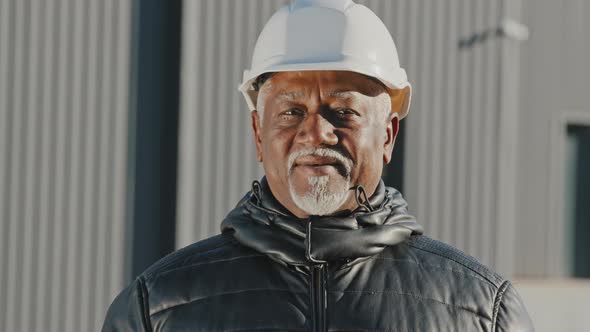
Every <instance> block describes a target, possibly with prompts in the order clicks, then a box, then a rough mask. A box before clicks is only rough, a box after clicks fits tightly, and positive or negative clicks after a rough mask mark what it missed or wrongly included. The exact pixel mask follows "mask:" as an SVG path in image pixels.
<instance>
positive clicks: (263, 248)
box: [221, 178, 423, 265]
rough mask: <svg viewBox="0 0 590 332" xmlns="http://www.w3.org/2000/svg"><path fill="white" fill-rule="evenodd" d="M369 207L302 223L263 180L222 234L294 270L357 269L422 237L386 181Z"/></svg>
mask: <svg viewBox="0 0 590 332" xmlns="http://www.w3.org/2000/svg"><path fill="white" fill-rule="evenodd" d="M368 202H369V204H368V207H367V206H365V205H362V206H359V207H358V208H357V209H356V210H354V211H352V213H347V214H339V215H333V216H311V217H309V218H305V219H301V218H297V217H296V216H294V215H293V214H291V213H290V212H289V211H288V210H287V209H285V208H284V207H283V206H282V205H281V204H280V203H279V202H278V201H277V200H276V199H275V198H274V196H273V195H272V193H271V191H270V187H269V186H268V182H267V181H266V178H262V180H261V182H260V183H258V182H257V181H255V183H254V184H253V188H252V191H250V192H248V193H247V194H246V195H245V196H244V198H243V199H242V200H241V201H240V202H239V203H238V205H237V206H236V207H235V208H234V209H233V210H232V211H231V212H230V213H229V214H228V215H227V217H226V218H225V219H224V221H223V222H222V224H221V231H222V232H223V233H233V236H234V237H235V238H236V240H237V241H238V242H240V243H241V244H243V245H245V246H247V247H250V248H252V249H254V250H256V251H258V252H261V253H264V254H267V255H269V256H270V257H271V258H273V259H274V260H276V261H279V262H282V263H286V264H290V265H310V264H313V263H325V262H331V261H344V262H345V263H347V265H348V264H353V263H354V262H355V261H357V260H362V259H363V258H368V257H371V256H373V255H376V254H379V253H380V252H381V251H383V249H385V247H387V246H394V245H397V244H400V243H403V242H405V241H406V240H407V239H409V237H410V236H412V235H417V234H422V232H423V229H422V226H420V225H419V224H418V223H416V219H415V218H414V217H413V216H411V215H409V214H408V212H407V203H406V201H405V200H404V199H403V197H402V195H401V193H400V192H399V191H398V190H396V189H394V188H391V187H386V186H385V184H384V183H383V181H382V180H381V181H380V182H379V185H378V186H377V189H376V190H375V193H374V194H373V195H372V196H371V197H369V199H368ZM369 207H371V208H369Z"/></svg>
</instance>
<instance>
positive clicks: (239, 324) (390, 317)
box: [103, 179, 533, 332]
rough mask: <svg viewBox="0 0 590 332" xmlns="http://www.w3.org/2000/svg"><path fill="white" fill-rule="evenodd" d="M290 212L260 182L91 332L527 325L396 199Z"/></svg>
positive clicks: (392, 194)
mask: <svg viewBox="0 0 590 332" xmlns="http://www.w3.org/2000/svg"><path fill="white" fill-rule="evenodd" d="M369 203H370V204H365V206H363V207H360V208H359V209H357V210H355V211H354V212H353V213H352V214H348V215H342V216H335V217H312V218H310V219H308V220H301V219H297V218H295V217H293V216H292V215H291V214H290V213H288V212H287V211H286V210H284V208H283V207H282V206H281V205H280V204H278V202H277V201H276V200H275V199H274V198H273V197H272V194H271V193H270V190H269V189H268V185H267V183H266V182H265V181H264V179H263V182H262V184H261V186H257V187H255V189H254V190H253V191H252V192H250V193H248V194H247V195H246V196H245V197H244V199H242V201H241V202H240V203H239V204H238V206H237V207H236V208H235V209H234V210H233V211H231V212H230V214H229V215H228V216H227V217H226V219H225V220H224V221H223V223H222V234H221V235H218V236H215V237H212V238H209V239H207V240H204V241H201V242H198V243H195V244H193V245H190V246H188V247H186V248H184V249H181V250H178V251H176V252H174V253H172V254H171V255H169V256H167V257H165V258H163V259H162V260H160V261H159V262H157V263H156V264H154V265H153V266H152V267H150V268H149V269H148V270H146V271H145V272H144V273H143V274H142V275H141V276H139V277H138V278H137V279H136V280H135V281H134V282H133V283H132V284H131V285H130V286H129V287H128V288H126V289H125V290H124V291H123V292H122V293H121V294H120V295H119V296H118V297H117V298H116V299H115V301H114V302H113V304H112V305H111V307H110V308H109V311H108V314H107V317H106V320H105V323H104V327H103V331H104V332H108V331H226V332H228V331H374V332H377V331H380V332H385V331H532V330H533V328H532V324H531V322H530V319H529V317H528V314H527V312H526V310H525V308H524V306H523V304H522V301H521V299H520V298H519V296H518V295H517V293H516V291H515V290H514V288H513V287H512V285H511V284H510V282H509V281H507V280H506V279H504V278H502V277H501V276H499V275H497V274H496V273H494V272H493V271H491V270H490V269H488V268H486V267H485V266H483V265H481V264H480V263H478V262H477V261H476V260H475V259H473V258H471V257H469V256H466V255H465V254H463V253H461V252H460V251H459V250H457V249H455V248H453V247H450V246H448V245H445V244H443V243H441V242H438V241H435V240H432V239H430V238H428V237H426V236H423V235H421V233H422V228H421V226H419V225H418V224H417V223H416V222H415V220H414V218H413V217H411V216H410V215H408V214H407V211H406V202H405V201H404V200H403V198H402V197H401V194H400V193H399V192H398V191H396V190H395V189H392V188H386V187H385V186H384V185H383V183H380V185H379V186H378V188H377V190H376V192H375V194H374V195H373V196H372V197H371V198H370V199H369Z"/></svg>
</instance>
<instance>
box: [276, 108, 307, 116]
mask: <svg viewBox="0 0 590 332" xmlns="http://www.w3.org/2000/svg"><path fill="white" fill-rule="evenodd" d="M301 114H303V111H302V110H300V109H298V108H291V109H288V110H286V111H284V112H282V113H281V115H287V116H297V115H301Z"/></svg>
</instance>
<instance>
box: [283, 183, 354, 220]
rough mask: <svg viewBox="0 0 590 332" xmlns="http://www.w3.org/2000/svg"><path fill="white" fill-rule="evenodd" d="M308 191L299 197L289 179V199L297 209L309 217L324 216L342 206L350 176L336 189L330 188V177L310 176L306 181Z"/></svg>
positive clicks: (348, 186)
mask: <svg viewBox="0 0 590 332" xmlns="http://www.w3.org/2000/svg"><path fill="white" fill-rule="evenodd" d="M307 180H308V183H309V187H310V190H309V191H308V192H306V193H305V194H303V195H299V194H298V193H297V191H296V190H295V186H294V185H293V184H292V183H291V178H290V177H289V191H290V192H291V198H292V199H293V202H294V203H295V205H297V207H298V208H300V209H301V210H303V211H305V212H306V213H308V214H310V215H315V216H324V215H329V214H332V213H334V212H336V211H337V210H338V208H340V207H341V206H342V204H344V201H345V200H346V197H347V195H348V189H349V188H350V176H348V177H347V178H346V181H343V182H342V185H339V186H338V188H330V176H328V175H323V176H310V177H309V178H308V179H307Z"/></svg>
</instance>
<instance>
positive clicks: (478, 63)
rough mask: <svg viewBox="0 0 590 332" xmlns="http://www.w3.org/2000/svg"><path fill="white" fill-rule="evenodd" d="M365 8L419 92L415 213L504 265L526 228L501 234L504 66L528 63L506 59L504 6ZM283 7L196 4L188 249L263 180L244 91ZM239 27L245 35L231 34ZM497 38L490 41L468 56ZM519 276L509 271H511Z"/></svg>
mask: <svg viewBox="0 0 590 332" xmlns="http://www.w3.org/2000/svg"><path fill="white" fill-rule="evenodd" d="M357 2H358V3H361V4H364V5H366V6H368V7H369V8H371V9H372V10H373V11H374V12H375V13H377V15H379V16H380V17H381V19H382V20H383V21H384V23H385V25H386V26H387V27H388V28H389V30H390V31H391V32H392V34H393V36H394V39H395V40H396V44H397V46H398V50H399V53H400V59H401V62H402V65H403V66H404V67H405V68H406V69H407V71H408V74H409V77H410V81H411V82H412V84H413V86H414V88H415V89H414V91H415V94H414V99H413V104H412V111H411V112H410V115H409V117H408V118H407V120H405V121H407V127H406V144H407V148H406V151H407V152H406V157H405V163H406V165H407V167H405V169H406V174H405V175H404V178H405V184H404V185H405V188H406V189H405V191H406V192H405V194H406V197H407V198H408V201H409V204H410V209H411V212H412V213H414V214H416V216H417V217H418V219H419V221H420V222H421V223H422V224H423V225H424V226H425V228H426V232H427V234H429V235H430V236H432V237H435V238H438V239H441V240H443V241H445V242H449V243H451V244H454V245H456V246H458V247H459V248H461V249H464V250H465V251H467V252H468V253H470V254H472V255H474V256H476V257H478V258H480V259H482V260H483V261H484V262H486V263H488V264H491V265H498V266H500V265H502V264H501V262H502V258H501V257H497V255H496V252H497V249H498V247H499V246H501V245H502V243H501V239H500V234H499V232H504V231H506V229H511V228H510V227H512V228H513V222H514V219H510V218H509V219H508V220H507V221H503V224H502V226H503V227H504V228H503V229H499V228H498V227H497V222H498V221H497V218H498V216H499V215H498V211H497V208H498V206H499V205H498V202H497V199H498V196H499V195H500V193H499V192H498V181H499V177H500V176H503V175H504V174H505V172H503V173H501V172H499V170H498V163H499V153H500V152H502V151H503V150H499V145H498V144H499V141H498V134H499V133H501V132H505V131H503V130H502V129H501V128H500V127H499V126H500V122H499V117H500V106H501V105H502V103H501V100H502V95H501V92H500V90H499V87H500V86H501V84H500V80H501V79H502V77H500V76H499V72H500V70H501V68H502V67H501V66H502V63H501V60H502V61H518V59H517V58H514V59H510V58H502V59H501V58H500V54H501V53H500V51H501V50H500V46H501V42H502V41H501V39H499V38H497V37H496V36H495V35H494V31H495V30H494V29H496V28H497V27H498V25H499V24H500V21H501V17H502V14H503V12H502V10H503V7H502V3H503V2H502V1H487V0H447V1H429V0H420V1H417V0H398V1H378V0H365V1H357ZM281 3H282V1H274V2H273V1H240V2H239V5H238V3H235V4H234V5H232V6H229V7H228V5H227V4H226V3H225V2H224V1H188V2H186V3H185V11H184V13H185V18H184V22H185V23H184V24H185V28H184V31H185V35H184V42H183V45H184V53H183V68H184V69H183V82H182V89H183V91H182V100H183V105H182V107H181V113H182V117H184V119H185V120H184V121H181V123H182V128H181V130H182V135H181V136H182V137H181V140H180V141H181V149H180V151H181V152H180V156H181V158H182V159H181V162H180V170H181V171H180V177H179V186H180V196H179V198H180V202H179V207H178V209H179V221H178V223H179V227H178V230H179V232H178V240H179V241H178V242H179V243H178V245H179V246H183V245H186V244H188V243H190V242H193V241H195V240H197V239H200V238H203V237H206V236H208V235H211V234H214V233H217V232H218V225H219V223H220V222H221V220H222V218H223V216H224V215H225V213H227V211H229V209H231V207H232V206H233V205H234V204H235V203H236V202H237V201H238V199H239V197H240V195H242V194H243V193H244V192H245V191H246V190H248V187H249V182H250V181H251V180H253V179H255V178H257V177H258V176H260V175H261V173H260V172H261V170H260V168H259V167H258V166H257V165H258V163H257V161H256V159H255V153H254V144H253V142H252V138H251V134H250V119H249V114H248V112H247V111H246V105H245V104H244V102H243V101H242V100H241V96H240V95H239V94H238V93H237V92H236V91H235V87H236V85H237V82H239V81H240V78H241V76H240V75H241V72H242V70H243V69H244V68H246V67H248V65H249V59H250V56H251V52H252V46H253V43H254V41H255V39H256V37H257V35H258V33H259V32H260V30H261V28H262V24H264V22H266V20H267V19H268V17H269V15H270V14H271V13H272V11H273V10H274V8H277V7H278V5H280V4H281ZM237 13H245V14H244V15H237ZM232 17H233V18H232ZM228 18H232V19H230V20H229V22H232V24H233V26H231V25H230V26H229V27H225V26H224V25H225V24H227V22H228ZM486 31H488V35H487V37H488V38H487V39H485V40H483V39H482V40H479V41H476V42H474V43H473V44H472V45H470V46H468V47H463V48H461V47H459V44H460V41H461V40H463V39H469V38H470V37H472V36H474V35H475V36H477V35H478V34H481V33H483V32H486ZM510 79H514V78H513V77H511V78H510ZM253 170H255V171H254V172H253ZM393 171H395V170H393ZM503 216H505V217H506V216H507V217H510V215H509V214H506V213H505V214H504V215H503ZM507 227H508V228H507ZM508 265H510V264H508ZM508 265H506V264H504V265H502V267H503V269H504V271H505V272H506V271H509V269H510V268H509V267H508Z"/></svg>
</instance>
